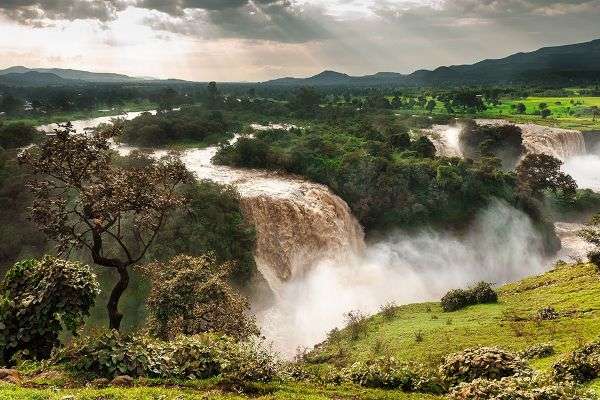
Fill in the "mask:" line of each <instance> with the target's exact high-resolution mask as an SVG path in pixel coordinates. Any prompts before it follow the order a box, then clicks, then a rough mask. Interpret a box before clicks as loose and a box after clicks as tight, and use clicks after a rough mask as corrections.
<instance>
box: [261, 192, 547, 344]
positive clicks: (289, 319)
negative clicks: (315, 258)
mask: <svg viewBox="0 0 600 400" xmlns="http://www.w3.org/2000/svg"><path fill="white" fill-rule="evenodd" d="M542 254H543V252H542V242H541V239H540V238H539V235H538V234H537V233H536V231H535V230H534V228H533V226H532V224H531V222H530V220H529V218H528V217H527V216H526V215H525V214H524V213H522V212H520V211H518V210H516V209H514V208H512V207H510V206H508V205H507V204H505V203H501V202H498V201H497V202H494V203H493V204H492V205H491V206H490V207H489V208H488V209H486V210H485V211H483V212H481V213H480V214H479V216H478V217H477V218H476V220H475V221H474V223H473V224H472V226H471V229H469V231H468V233H467V234H466V235H464V236H462V237H458V236H456V235H452V234H446V233H440V232H436V231H431V230H428V231H423V232H421V233H419V234H412V235H408V234H406V233H402V232H397V233H395V234H392V235H390V236H389V237H387V238H386V239H385V240H383V241H379V242H377V243H372V244H370V245H368V246H367V249H366V250H365V252H364V254H361V255H355V256H350V257H348V260H345V261H344V262H339V261H338V262H335V261H322V262H320V263H318V264H317V265H315V266H314V267H313V268H312V269H310V270H309V271H308V272H307V273H306V274H305V275H304V276H302V277H298V278H296V279H295V280H293V281H291V282H288V283H286V284H285V285H284V286H283V287H282V289H281V290H280V291H278V293H276V296H277V301H276V305H275V306H274V307H272V308H271V309H269V310H267V311H265V312H263V313H262V314H260V315H259V316H258V319H259V323H260V324H261V328H262V331H263V334H264V335H265V336H266V337H267V338H268V339H269V340H272V341H273V346H274V348H275V349H276V350H277V351H279V352H281V353H282V354H283V355H287V356H291V355H293V354H294V353H295V351H296V349H297V348H303V347H309V346H312V345H314V344H316V343H319V342H321V341H322V340H324V339H325V337H326V334H327V332H328V331H330V330H331V329H333V328H334V327H341V326H343V325H344V313H346V312H348V311H350V310H360V311H362V312H363V313H366V314H372V313H374V312H377V311H378V309H379V307H380V306H381V305H383V304H385V303H387V302H390V301H393V302H395V303H396V304H407V303H413V302H422V301H438V300H439V299H440V297H441V296H442V295H443V294H444V293H445V292H446V291H448V290H450V289H453V288H460V287H465V286H468V285H471V284H473V283H476V282H478V281H482V280H483V281H486V282H490V283H493V284H498V285H499V284H503V283H506V282H509V281H513V280H517V279H519V278H522V277H524V276H527V275H531V274H536V273H540V272H543V271H544V270H545V269H547V267H548V266H549V264H550V261H549V260H546V259H545V258H544V256H543V255H542Z"/></svg>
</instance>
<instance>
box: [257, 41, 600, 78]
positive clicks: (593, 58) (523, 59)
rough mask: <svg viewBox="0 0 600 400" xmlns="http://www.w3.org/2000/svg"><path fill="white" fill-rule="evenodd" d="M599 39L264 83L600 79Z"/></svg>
mask: <svg viewBox="0 0 600 400" xmlns="http://www.w3.org/2000/svg"><path fill="white" fill-rule="evenodd" d="M599 81H600V39H597V40H593V41H590V42H585V43H578V44H570V45H565V46H554V47H544V48H541V49H539V50H536V51H533V52H530V53H517V54H513V55H510V56H508V57H505V58H501V59H489V60H483V61H480V62H478V63H475V64H471V65H453V66H449V67H439V68H437V69H435V70H433V71H429V70H419V71H415V72H413V73H412V74H409V75H403V74H399V73H394V72H378V73H376V74H374V75H366V76H349V75H346V74H342V73H339V72H335V71H324V72H322V73H320V74H318V75H315V76H312V77H310V78H304V79H302V78H282V79H275V80H271V81H267V82H264V84H265V85H278V86H282V85H283V86H304V85H306V86H347V85H350V86H384V85H399V86H408V85H411V86H417V85H461V84H465V85H466V84H475V85H476V84H507V83H532V82H533V83H535V82H539V83H556V82H561V83H563V82H572V83H575V82H599Z"/></svg>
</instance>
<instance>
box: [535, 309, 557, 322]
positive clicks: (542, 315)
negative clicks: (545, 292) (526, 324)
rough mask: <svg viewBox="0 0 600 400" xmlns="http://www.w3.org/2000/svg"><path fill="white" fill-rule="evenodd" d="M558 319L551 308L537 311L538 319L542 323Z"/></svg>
mask: <svg viewBox="0 0 600 400" xmlns="http://www.w3.org/2000/svg"><path fill="white" fill-rule="evenodd" d="M558 317H559V315H558V313H557V312H556V310H555V309H554V308H553V307H544V308H542V309H540V310H538V318H539V319H541V320H542V321H550V320H553V319H557V318H558Z"/></svg>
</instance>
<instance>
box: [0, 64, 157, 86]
mask: <svg viewBox="0 0 600 400" xmlns="http://www.w3.org/2000/svg"><path fill="white" fill-rule="evenodd" d="M30 72H37V73H43V74H53V75H55V76H57V77H59V78H62V79H66V80H71V81H82V83H85V82H93V83H130V82H147V81H149V80H152V79H149V78H135V77H131V76H127V75H122V74H114V73H100V72H89V71H79V70H75V69H61V68H27V67H23V66H15V67H10V68H7V69H5V70H0V77H1V76H3V75H9V74H26V73H30ZM49 84H51V83H49Z"/></svg>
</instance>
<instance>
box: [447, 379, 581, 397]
mask: <svg viewBox="0 0 600 400" xmlns="http://www.w3.org/2000/svg"><path fill="white" fill-rule="evenodd" d="M448 398H449V399H450V400H590V399H592V397H588V395H587V394H585V393H583V392H581V391H580V390H578V389H577V388H576V387H575V386H573V385H570V384H545V383H544V382H539V381H537V380H535V379H531V378H527V377H526V378H503V379H500V380H487V379H475V380H474V381H472V382H469V383H461V384H460V385H458V386H456V387H455V388H453V389H452V390H451V392H450V394H449V396H448Z"/></svg>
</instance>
